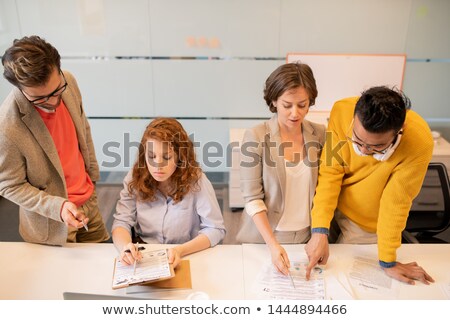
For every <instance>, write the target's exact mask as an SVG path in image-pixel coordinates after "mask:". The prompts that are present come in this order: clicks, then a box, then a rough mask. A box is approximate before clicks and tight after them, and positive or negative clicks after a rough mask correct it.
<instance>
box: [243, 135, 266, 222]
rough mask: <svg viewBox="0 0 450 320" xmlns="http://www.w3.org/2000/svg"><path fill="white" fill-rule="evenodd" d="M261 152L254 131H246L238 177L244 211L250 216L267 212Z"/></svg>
mask: <svg viewBox="0 0 450 320" xmlns="http://www.w3.org/2000/svg"><path fill="white" fill-rule="evenodd" d="M262 152H263V150H262V143H261V141H259V139H257V138H256V134H255V130H253V129H249V130H247V131H246V132H245V134H244V138H243V140H242V145H241V163H240V177H241V191H242V196H243V197H244V200H245V211H246V212H247V214H248V215H250V216H253V215H255V214H256V213H258V212H261V211H267V207H266V205H265V203H264V184H263V177H262Z"/></svg>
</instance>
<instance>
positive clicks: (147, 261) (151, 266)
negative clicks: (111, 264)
mask: <svg viewBox="0 0 450 320" xmlns="http://www.w3.org/2000/svg"><path fill="white" fill-rule="evenodd" d="M141 253H142V260H141V261H140V262H138V263H137V265H136V274H133V268H134V266H133V265H125V264H122V263H121V262H120V261H119V259H117V260H116V268H115V277H114V280H113V287H115V286H120V285H124V284H132V283H140V282H146V281H152V280H157V279H161V278H167V277H170V275H171V273H170V265H169V260H168V257H167V250H166V249H162V250H154V251H149V250H143V251H141Z"/></svg>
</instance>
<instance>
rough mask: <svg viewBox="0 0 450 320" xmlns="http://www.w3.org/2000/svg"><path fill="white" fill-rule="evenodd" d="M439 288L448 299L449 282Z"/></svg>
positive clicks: (449, 292) (449, 294)
mask: <svg viewBox="0 0 450 320" xmlns="http://www.w3.org/2000/svg"><path fill="white" fill-rule="evenodd" d="M441 288H442V291H444V293H445V295H446V296H447V299H450V282H447V283H443V284H441Z"/></svg>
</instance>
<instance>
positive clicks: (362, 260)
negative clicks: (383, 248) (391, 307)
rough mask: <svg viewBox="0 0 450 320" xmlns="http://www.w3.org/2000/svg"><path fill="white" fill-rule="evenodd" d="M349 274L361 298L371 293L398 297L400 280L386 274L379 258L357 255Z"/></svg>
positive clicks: (384, 297)
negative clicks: (379, 262)
mask: <svg viewBox="0 0 450 320" xmlns="http://www.w3.org/2000/svg"><path fill="white" fill-rule="evenodd" d="M348 276H349V280H350V284H351V285H352V287H353V290H354V291H356V292H355V293H356V294H357V295H358V296H359V298H365V297H369V298H370V296H371V295H375V296H380V298H383V299H396V298H397V297H398V292H399V286H398V282H397V281H393V279H392V278H391V277H389V276H388V275H386V273H385V272H384V271H383V269H382V268H381V267H380V265H379V264H378V261H377V260H373V259H371V258H366V257H355V258H354V260H353V264H352V267H351V269H350V271H349V273H348ZM367 294H368V296H367Z"/></svg>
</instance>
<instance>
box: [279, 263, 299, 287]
mask: <svg viewBox="0 0 450 320" xmlns="http://www.w3.org/2000/svg"><path fill="white" fill-rule="evenodd" d="M281 260H282V261H283V264H284V266H285V267H286V268H287V269H288V276H289V278H290V279H291V283H292V286H293V287H294V289H296V287H295V284H294V279H293V278H292V274H291V271H289V268H288V267H287V265H286V261H285V260H284V258H283V256H281Z"/></svg>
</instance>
